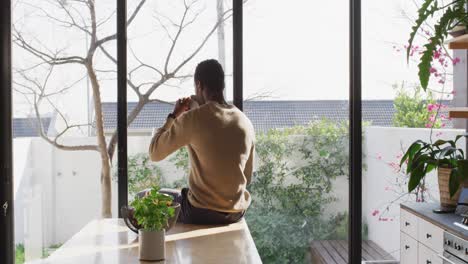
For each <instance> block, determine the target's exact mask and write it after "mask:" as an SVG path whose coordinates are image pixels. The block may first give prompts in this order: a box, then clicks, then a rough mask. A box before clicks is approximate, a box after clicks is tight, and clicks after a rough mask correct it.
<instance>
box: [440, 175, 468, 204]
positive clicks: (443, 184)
mask: <svg viewBox="0 0 468 264" xmlns="http://www.w3.org/2000/svg"><path fill="white" fill-rule="evenodd" d="M451 172H452V169H449V168H438V169H437V174H438V179H439V193H440V207H441V208H442V209H447V210H450V209H452V210H453V209H455V208H456V207H457V202H458V198H459V197H460V191H461V189H462V188H463V187H467V186H468V185H467V181H465V182H464V184H462V185H460V188H459V189H458V191H457V192H456V193H455V195H454V196H453V197H450V190H449V181H450V173H451Z"/></svg>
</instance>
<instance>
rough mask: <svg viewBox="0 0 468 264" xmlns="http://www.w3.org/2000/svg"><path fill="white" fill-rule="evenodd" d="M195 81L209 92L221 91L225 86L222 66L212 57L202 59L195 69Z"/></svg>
mask: <svg viewBox="0 0 468 264" xmlns="http://www.w3.org/2000/svg"><path fill="white" fill-rule="evenodd" d="M195 81H199V82H200V84H201V85H202V87H203V88H206V89H208V90H209V92H210V93H218V92H222V91H223V90H224V87H225V83H224V71H223V67H222V66H221V64H220V63H219V62H218V61H217V60H214V59H211V60H205V61H202V62H200V63H199V64H198V65H197V68H196V69H195Z"/></svg>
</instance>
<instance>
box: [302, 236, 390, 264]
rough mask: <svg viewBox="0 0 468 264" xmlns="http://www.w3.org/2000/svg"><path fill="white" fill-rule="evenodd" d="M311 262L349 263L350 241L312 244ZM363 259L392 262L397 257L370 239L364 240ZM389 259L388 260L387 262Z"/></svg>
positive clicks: (327, 241)
mask: <svg viewBox="0 0 468 264" xmlns="http://www.w3.org/2000/svg"><path fill="white" fill-rule="evenodd" d="M310 254H311V261H312V262H311V263H313V264H322V263H326V264H335V263H336V264H346V263H348V241H346V240H319V241H313V242H312V243H311V245H310ZM362 260H363V261H372V260H380V261H382V260H383V261H385V262H382V263H392V261H395V259H394V258H393V257H392V256H391V255H390V254H389V253H387V252H385V251H384V250H383V249H382V248H381V247H379V246H378V245H377V244H375V243H374V242H372V241H370V240H364V241H362ZM387 261H388V262H387ZM394 263H398V262H396V261H395V262H394Z"/></svg>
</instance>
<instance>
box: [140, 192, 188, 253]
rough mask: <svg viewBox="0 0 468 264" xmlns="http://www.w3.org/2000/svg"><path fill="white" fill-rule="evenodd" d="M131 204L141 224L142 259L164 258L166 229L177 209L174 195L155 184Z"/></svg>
mask: <svg viewBox="0 0 468 264" xmlns="http://www.w3.org/2000/svg"><path fill="white" fill-rule="evenodd" d="M131 205H132V207H133V208H134V212H133V216H134V218H135V219H136V220H137V222H138V225H139V226H140V229H139V230H138V235H139V239H138V242H139V246H140V260H147V261H155V260H163V259H164V258H165V229H166V228H167V226H168V221H169V219H171V218H172V217H174V216H175V211H176V210H175V208H174V206H173V199H172V197H171V196H169V195H167V194H162V193H159V187H157V186H155V187H153V188H152V189H151V190H150V191H148V192H146V194H145V195H144V196H142V197H137V198H136V199H135V200H134V201H133V202H132V203H131ZM179 206H180V205H179Z"/></svg>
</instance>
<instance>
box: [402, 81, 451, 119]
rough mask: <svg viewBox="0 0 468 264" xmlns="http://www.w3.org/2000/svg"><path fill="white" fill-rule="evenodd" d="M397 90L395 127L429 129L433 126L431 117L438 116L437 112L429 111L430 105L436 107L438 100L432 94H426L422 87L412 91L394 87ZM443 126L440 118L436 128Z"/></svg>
mask: <svg viewBox="0 0 468 264" xmlns="http://www.w3.org/2000/svg"><path fill="white" fill-rule="evenodd" d="M393 87H394V89H395V90H397V96H396V97H395V100H394V101H393V104H394V107H395V114H394V116H393V125H394V126H395V127H412V128H416V127H421V128H422V127H428V125H431V126H432V124H433V122H432V121H431V116H433V115H436V111H434V110H431V111H429V110H428V108H430V107H429V105H435V104H436V100H435V99H434V98H433V95H432V93H431V92H427V93H426V92H424V91H423V90H422V89H421V87H420V86H416V87H414V88H413V89H411V90H408V89H405V87H404V85H401V86H400V87H398V86H397V85H394V86H393ZM441 125H442V123H441V121H440V118H439V119H438V120H435V124H434V128H440V127H441Z"/></svg>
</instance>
